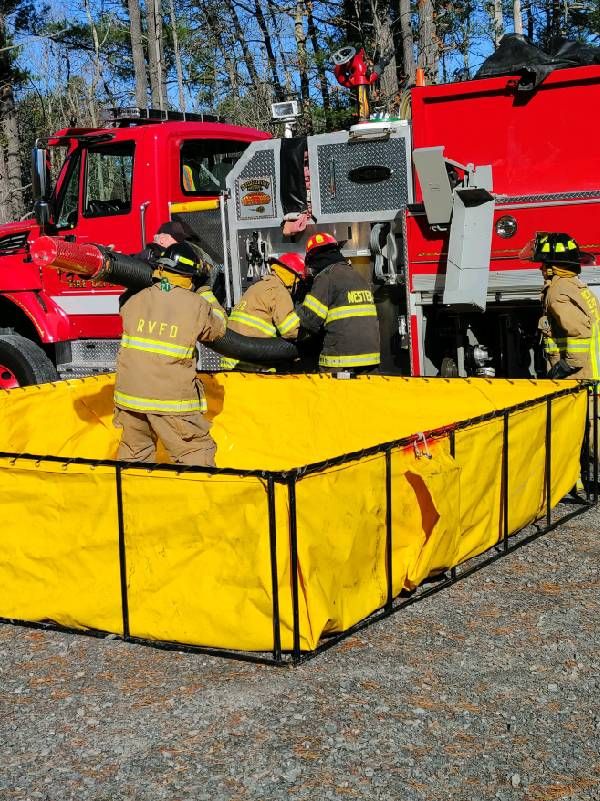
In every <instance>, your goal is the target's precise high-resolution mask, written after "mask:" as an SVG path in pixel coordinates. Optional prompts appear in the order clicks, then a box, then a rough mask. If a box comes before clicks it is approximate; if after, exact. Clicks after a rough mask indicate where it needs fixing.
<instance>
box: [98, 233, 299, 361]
mask: <svg viewBox="0 0 600 801" xmlns="http://www.w3.org/2000/svg"><path fill="white" fill-rule="evenodd" d="M100 250H102V253H103V255H104V256H105V265H104V267H102V269H101V270H100V271H99V272H98V273H97V274H96V275H95V276H94V280H98V279H101V280H103V281H110V282H111V283H113V284H120V285H121V286H125V287H127V288H128V289H134V290H135V289H145V288H146V287H148V286H152V273H153V271H154V267H151V266H150V265H149V264H147V263H146V262H144V261H140V260H139V259H134V258H132V257H131V256H126V255H125V254H124V253H115V252H113V251H111V250H109V249H108V248H100ZM207 345H208V346H209V347H210V348H212V350H214V351H216V352H217V353H220V354H221V355H222V356H231V357H233V358H235V359H239V360H240V361H244V362H255V363H257V364H271V363H273V362H286V361H292V360H293V359H297V358H298V355H299V354H298V348H297V347H296V346H295V345H294V343H293V342H289V341H288V340H287V339H282V338H281V337H273V338H268V339H265V338H262V337H244V336H242V335H241V334H236V333H235V331H230V330H227V331H226V332H225V334H224V336H222V337H221V338H220V339H217V340H215V341H214V342H211V343H207Z"/></svg>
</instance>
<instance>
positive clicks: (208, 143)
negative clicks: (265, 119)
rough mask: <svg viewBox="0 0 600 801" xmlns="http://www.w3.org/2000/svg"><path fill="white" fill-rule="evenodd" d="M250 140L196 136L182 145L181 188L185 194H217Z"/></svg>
mask: <svg viewBox="0 0 600 801" xmlns="http://www.w3.org/2000/svg"><path fill="white" fill-rule="evenodd" d="M247 147H248V142H236V141H232V140H229V139H194V140H188V141H187V142H183V143H182V145H181V189H182V191H183V194H184V195H218V194H219V192H221V190H223V189H225V179H226V177H227V175H228V173H229V172H230V170H231V168H232V167H233V165H234V164H235V162H236V161H237V160H238V159H239V157H240V156H241V154H242V153H243V152H244V150H245V149H246V148H247Z"/></svg>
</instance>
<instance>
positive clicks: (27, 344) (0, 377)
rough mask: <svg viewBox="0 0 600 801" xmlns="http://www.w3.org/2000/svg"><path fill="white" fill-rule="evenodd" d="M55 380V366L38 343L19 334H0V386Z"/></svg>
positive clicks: (7, 387) (11, 386) (8, 387)
mask: <svg viewBox="0 0 600 801" xmlns="http://www.w3.org/2000/svg"><path fill="white" fill-rule="evenodd" d="M56 380H58V373H57V372H56V368H55V366H54V365H53V364H52V362H51V361H50V359H49V358H48V357H47V356H46V354H45V353H44V351H43V350H42V349H41V348H40V347H39V345H36V344H35V342H32V341H31V340H30V339H26V338H25V337H22V336H20V335H19V334H2V335H0V388H2V389H12V388H13V387H24V386H28V385H30V384H44V383H46V382H47V381H56Z"/></svg>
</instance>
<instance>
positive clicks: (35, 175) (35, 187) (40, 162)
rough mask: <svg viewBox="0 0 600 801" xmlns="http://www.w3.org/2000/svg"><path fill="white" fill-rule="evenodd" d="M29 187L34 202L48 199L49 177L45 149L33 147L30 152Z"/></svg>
mask: <svg viewBox="0 0 600 801" xmlns="http://www.w3.org/2000/svg"><path fill="white" fill-rule="evenodd" d="M31 185H32V192H33V199H34V200H36V201H37V200H48V198H49V197H50V175H49V172H48V151H47V150H46V148H45V147H34V148H33V150H32V151H31Z"/></svg>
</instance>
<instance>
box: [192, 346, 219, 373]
mask: <svg viewBox="0 0 600 801" xmlns="http://www.w3.org/2000/svg"><path fill="white" fill-rule="evenodd" d="M197 351H198V365H197V367H198V370H200V372H203V373H205V372H209V371H211V370H219V369H220V364H221V357H220V355H219V354H218V353H217V352H216V351H214V350H211V349H210V348H207V347H206V345H201V344H198V348H197Z"/></svg>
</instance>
